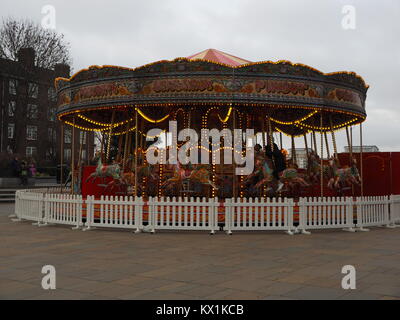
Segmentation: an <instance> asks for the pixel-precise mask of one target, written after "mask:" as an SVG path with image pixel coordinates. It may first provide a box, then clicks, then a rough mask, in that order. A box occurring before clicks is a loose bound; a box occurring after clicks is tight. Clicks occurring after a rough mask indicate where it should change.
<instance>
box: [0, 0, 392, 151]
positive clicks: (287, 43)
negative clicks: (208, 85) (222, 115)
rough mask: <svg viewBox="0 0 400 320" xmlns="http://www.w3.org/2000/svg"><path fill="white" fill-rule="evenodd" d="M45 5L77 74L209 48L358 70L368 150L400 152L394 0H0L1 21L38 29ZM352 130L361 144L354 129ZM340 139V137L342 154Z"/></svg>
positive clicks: (325, 67) (323, 67) (328, 69)
mask: <svg viewBox="0 0 400 320" xmlns="http://www.w3.org/2000/svg"><path fill="white" fill-rule="evenodd" d="M49 4H50V5H53V6H54V7H55V9H56V29H57V31H58V32H61V33H64V35H65V37H66V40H67V41H68V42H70V44H71V53H72V57H73V68H74V71H78V70H80V69H82V68H86V67H88V66H90V65H95V64H98V65H105V64H111V65H121V66H126V67H137V66H140V65H143V64H146V63H149V62H153V61H157V60H163V59H174V58H176V57H185V56H189V55H191V54H193V53H196V52H199V51H202V50H204V49H207V48H215V49H219V50H222V51H225V52H228V53H231V54H233V55H236V56H239V57H242V58H244V59H248V60H251V61H261V60H273V61H276V60H282V59H285V60H290V61H292V62H300V63H304V64H307V65H310V66H312V67H314V68H317V69H319V70H321V71H323V72H333V71H342V70H346V71H354V72H356V73H358V74H359V75H361V76H362V77H363V78H364V79H365V81H366V82H367V83H368V84H369V85H370V89H369V90H368V96H367V102H366V107H367V114H368V116H367V120H366V122H365V123H364V125H363V132H364V134H363V140H364V141H363V142H364V144H368V145H377V146H378V147H379V148H380V150H381V151H400V106H399V97H398V92H399V77H400V74H399V71H400V41H399V39H400V37H399V35H400V1H398V0H383V1H372V0H371V1H368V0H358V1H357V0H323V1H315V0H313V1H308V0H291V1H289V0H277V1H272V0H268V1H266V0H265V1H264V0H253V1H244V0H242V1H240V0H202V1H199V0H196V1H193V0H145V1H127V0H126V1H122V0H112V1H110V0H108V1H105V0H91V1H89V0H85V1H76V0H71V1H61V0H59V1H54V0H46V1H41V0H30V1H26V0H1V1H0V15H1V16H3V17H5V16H13V17H17V18H30V19H33V20H35V21H37V22H38V23H40V22H41V20H42V18H43V16H44V15H43V14H42V13H41V11H42V7H43V6H44V5H49ZM344 5H353V6H354V7H355V9H356V28H355V29H354V30H345V29H343V27H342V19H343V17H344V14H343V13H342V7H343V6H344ZM354 132H355V134H354V140H355V143H354V144H358V141H359V140H358V139H359V137H358V132H359V128H358V126H357V127H356V128H355V129H354ZM345 140H346V139H345V133H344V132H339V133H338V141H339V147H340V148H339V151H342V150H343V146H344V144H345ZM286 141H287V140H286ZM300 141H301V139H299V142H298V144H297V145H296V146H299V147H301V146H302V143H301V142H300ZM286 147H287V148H290V145H289V144H288V145H287V146H286Z"/></svg>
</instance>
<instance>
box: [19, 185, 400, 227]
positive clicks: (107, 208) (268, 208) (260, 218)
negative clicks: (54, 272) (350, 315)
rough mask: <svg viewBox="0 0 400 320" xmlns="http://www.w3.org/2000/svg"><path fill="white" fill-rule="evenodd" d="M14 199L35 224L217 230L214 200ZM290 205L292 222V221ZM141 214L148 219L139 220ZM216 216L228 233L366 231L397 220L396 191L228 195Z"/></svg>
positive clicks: (34, 193)
mask: <svg viewBox="0 0 400 320" xmlns="http://www.w3.org/2000/svg"><path fill="white" fill-rule="evenodd" d="M56 191H57V190H54V192H56ZM15 198H16V201H15V216H16V217H17V219H16V220H17V221H21V220H28V221H34V222H35V224H37V225H49V224H64V225H70V226H73V227H74V228H75V229H79V228H83V229H84V230H90V229H93V228H97V227H101V228H122V229H128V230H134V231H135V232H139V231H141V230H144V231H150V232H155V231H156V230H201V231H209V232H210V233H212V234H213V233H215V232H216V231H217V230H218V229H219V226H218V208H219V206H220V203H219V201H218V199H217V198H215V199H206V198H202V199H200V198H196V199H194V198H186V197H185V198H150V199H149V200H148V202H144V201H143V199H142V198H139V197H136V198H133V197H107V196H106V197H103V196H102V197H101V198H100V199H95V198H94V197H93V196H89V197H88V198H87V199H86V200H84V199H82V197H81V196H77V195H69V194H60V193H47V188H46V189H43V190H39V189H33V190H18V191H17V192H16V194H15ZM296 206H298V209H299V214H298V216H299V219H298V224H296V223H295V221H294V215H295V214H294V209H295V207H296ZM146 210H147V211H146ZM146 213H147V218H148V219H147V223H145V224H144V221H143V220H144V219H143V217H144V216H145V215H146ZM221 214H222V215H223V216H224V230H225V231H226V232H227V233H228V234H231V233H232V232H233V231H252V230H258V231H274V230H275V231H276V230H281V231H286V232H287V233H288V234H293V233H297V232H300V233H309V232H308V231H307V230H315V229H332V228H338V229H344V230H347V231H355V230H360V231H366V230H368V229H366V227H379V226H387V227H395V226H396V223H400V195H394V196H390V197H388V196H384V197H357V198H355V199H353V198H350V197H347V198H344V197H337V198H335V197H333V198H329V197H327V198H300V199H299V201H298V203H297V204H296V203H294V202H293V200H292V199H288V198H284V199H281V198H278V199H257V198H256V199H240V198H238V199H233V198H232V199H226V200H225V203H224V211H223V212H222V213H221ZM85 217H86V221H85V222H84V220H85ZM145 222H146V221H145Z"/></svg>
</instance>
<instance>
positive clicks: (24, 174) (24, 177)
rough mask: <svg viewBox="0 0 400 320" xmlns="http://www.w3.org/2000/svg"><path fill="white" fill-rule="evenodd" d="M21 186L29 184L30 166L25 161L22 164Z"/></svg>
mask: <svg viewBox="0 0 400 320" xmlns="http://www.w3.org/2000/svg"><path fill="white" fill-rule="evenodd" d="M20 178H21V185H23V186H26V185H27V184H28V165H27V164H26V162H25V161H22V164H21V176H20Z"/></svg>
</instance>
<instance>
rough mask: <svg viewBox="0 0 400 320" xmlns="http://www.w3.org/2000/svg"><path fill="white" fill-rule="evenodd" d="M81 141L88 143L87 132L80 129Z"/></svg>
mask: <svg viewBox="0 0 400 320" xmlns="http://www.w3.org/2000/svg"><path fill="white" fill-rule="evenodd" d="M79 143H82V144H86V132H85V131H80V135H79Z"/></svg>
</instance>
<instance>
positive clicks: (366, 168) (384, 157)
mask: <svg viewBox="0 0 400 320" xmlns="http://www.w3.org/2000/svg"><path fill="white" fill-rule="evenodd" d="M353 156H354V157H355V158H356V160H357V163H358V167H359V168H360V154H357V153H355V154H353ZM349 158H350V156H349V154H348V153H340V154H339V160H340V163H341V165H342V166H344V165H346V164H349V163H350V162H349ZM95 170H96V166H86V167H84V169H83V174H82V196H83V197H84V198H86V197H87V196H89V195H93V196H95V198H100V196H102V195H103V196H119V195H125V194H126V190H124V189H123V187H121V186H115V185H114V186H111V185H109V183H110V182H112V179H111V178H104V179H103V178H95V179H89V181H87V180H88V178H89V176H90V175H91V174H92V173H93V172H94V171H95ZM399 176H400V152H368V153H363V181H364V195H365V196H383V195H388V194H400V180H399V179H396V177H399ZM323 188H324V196H326V197H334V196H360V195H361V188H360V187H358V186H353V187H347V188H345V189H344V190H343V192H342V194H337V193H336V192H335V191H332V190H331V189H329V188H328V187H327V181H324V183H323ZM289 193H290V192H289ZM292 193H293V195H295V197H319V196H320V195H321V185H320V183H318V184H317V183H315V184H314V185H311V186H310V187H306V188H300V190H297V191H296V190H293V192H292ZM282 196H290V195H289V194H282Z"/></svg>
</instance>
